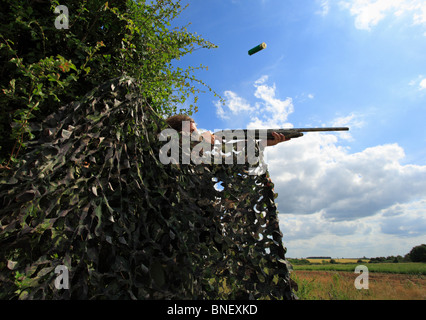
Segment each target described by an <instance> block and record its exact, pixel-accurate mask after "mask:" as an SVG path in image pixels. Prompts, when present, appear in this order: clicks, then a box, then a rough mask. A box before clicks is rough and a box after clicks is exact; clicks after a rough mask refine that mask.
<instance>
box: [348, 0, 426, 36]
mask: <svg viewBox="0 0 426 320" xmlns="http://www.w3.org/2000/svg"><path fill="white" fill-rule="evenodd" d="M340 4H341V6H342V7H343V8H345V9H349V11H350V13H351V15H353V16H355V27H356V28H358V29H362V30H371V28H372V27H374V26H376V25H377V24H378V23H379V22H380V21H382V20H383V19H385V18H386V17H389V16H392V15H393V16H394V17H401V16H403V15H409V16H410V17H411V19H412V23H413V24H414V25H424V26H426V1H424V0H345V1H341V2H340Z"/></svg>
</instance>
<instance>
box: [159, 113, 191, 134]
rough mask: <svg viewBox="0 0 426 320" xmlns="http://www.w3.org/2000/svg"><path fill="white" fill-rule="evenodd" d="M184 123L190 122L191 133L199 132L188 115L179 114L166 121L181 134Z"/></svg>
mask: <svg viewBox="0 0 426 320" xmlns="http://www.w3.org/2000/svg"><path fill="white" fill-rule="evenodd" d="M184 121H189V123H190V132H191V133H192V132H193V131H196V130H197V126H196V124H195V121H194V119H192V118H191V117H190V116H188V115H186V114H177V115H174V116H171V117H169V118H167V119H166V122H167V124H168V125H169V126H170V127H172V128H173V129H175V130H176V131H179V132H182V124H183V122H184Z"/></svg>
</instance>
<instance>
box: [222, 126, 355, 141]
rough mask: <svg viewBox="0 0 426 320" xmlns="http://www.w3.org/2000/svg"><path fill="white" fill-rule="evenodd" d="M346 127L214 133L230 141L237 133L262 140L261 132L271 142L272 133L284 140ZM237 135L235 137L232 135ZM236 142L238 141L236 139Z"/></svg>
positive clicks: (345, 128)
mask: <svg viewBox="0 0 426 320" xmlns="http://www.w3.org/2000/svg"><path fill="white" fill-rule="evenodd" d="M348 130H349V128H348V127H323V128H288V129H242V130H238V129H236V130H222V131H218V132H215V135H219V136H220V135H222V136H223V135H225V136H226V135H230V139H234V138H232V137H236V136H238V135H239V133H244V137H245V138H247V134H248V133H252V132H253V133H254V138H255V139H260V138H262V134H261V132H265V131H266V138H267V139H269V140H273V139H274V136H273V135H272V132H276V133H282V134H283V135H284V136H286V138H288V139H291V138H298V137H301V136H303V132H323V131H348ZM234 134H237V135H234ZM263 136H264V135H263ZM236 140H239V139H238V138H236Z"/></svg>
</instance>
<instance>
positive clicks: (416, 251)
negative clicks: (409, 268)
mask: <svg viewBox="0 0 426 320" xmlns="http://www.w3.org/2000/svg"><path fill="white" fill-rule="evenodd" d="M408 255H409V257H410V259H411V261H413V262H426V244H422V245H420V246H415V247H414V248H413V249H411V251H410V252H409V253H408Z"/></svg>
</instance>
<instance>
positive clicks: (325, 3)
mask: <svg viewBox="0 0 426 320" xmlns="http://www.w3.org/2000/svg"><path fill="white" fill-rule="evenodd" d="M320 7H321V9H320V10H318V11H317V12H316V14H319V15H321V16H326V15H327V14H328V13H329V11H330V1H329V0H321V1H320Z"/></svg>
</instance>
